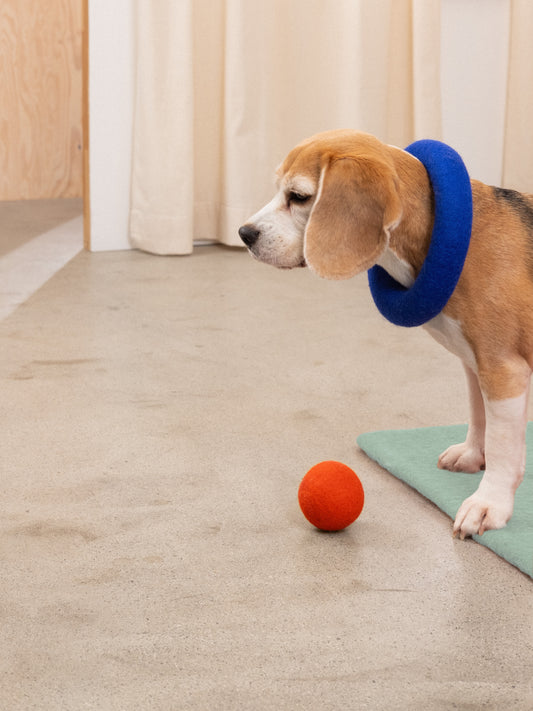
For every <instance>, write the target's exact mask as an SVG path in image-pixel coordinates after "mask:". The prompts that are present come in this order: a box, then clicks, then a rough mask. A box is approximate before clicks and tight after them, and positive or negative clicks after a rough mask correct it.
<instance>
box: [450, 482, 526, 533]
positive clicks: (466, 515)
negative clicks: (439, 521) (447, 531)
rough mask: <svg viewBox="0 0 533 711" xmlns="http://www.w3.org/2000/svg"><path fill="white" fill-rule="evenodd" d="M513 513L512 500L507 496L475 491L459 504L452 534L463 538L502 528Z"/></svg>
mask: <svg viewBox="0 0 533 711" xmlns="http://www.w3.org/2000/svg"><path fill="white" fill-rule="evenodd" d="M512 513H513V500H512V499H511V500H510V501H509V500H508V499H507V497H499V498H498V497H496V496H487V495H485V496H483V495H481V494H480V493H479V491H476V492H475V493H474V494H472V496H469V497H468V499H465V501H463V503H462V504H461V506H460V508H459V511H458V512H457V516H456V517H455V523H454V525H453V536H454V538H455V537H456V536H459V538H460V539H461V540H464V539H465V538H467V537H468V536H473V535H475V534H478V535H480V536H482V535H483V534H484V533H485V531H489V530H493V529H498V528H503V527H504V526H505V525H506V524H507V522H508V521H509V519H510V518H511V516H512Z"/></svg>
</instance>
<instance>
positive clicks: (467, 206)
mask: <svg viewBox="0 0 533 711" xmlns="http://www.w3.org/2000/svg"><path fill="white" fill-rule="evenodd" d="M405 150H406V151H407V152H408V153H411V155H413V156H415V158H418V159H419V160H420V161H421V162H422V163H423V165H424V167H425V168H426V170H427V172H428V175H429V179H430V182H431V186H432V188H433V192H434V195H435V220H434V224H433V232H432V235H431V242H430V245H429V250H428V253H427V256H426V259H425V261H424V263H423V265H422V268H421V270H420V273H419V274H418V276H417V278H416V280H415V282H414V284H413V285H412V286H411V287H410V288H409V289H406V288H405V287H404V286H402V285H401V284H399V283H398V282H397V281H396V280H395V279H393V278H392V277H391V276H390V274H388V273H387V272H386V271H385V270H384V269H383V268H382V267H379V266H378V265H376V266H374V267H372V269H369V271H368V281H369V285H370V291H371V293H372V297H373V299H374V302H375V304H376V306H377V307H378V309H379V310H380V312H381V314H382V315H383V316H385V318H386V319H387V320H388V321H391V322H392V323H394V324H395V325H396V326H421V325H422V324H423V323H426V322H427V321H430V320H431V319H432V318H434V317H435V316H436V315H437V314H439V313H440V312H441V311H442V309H443V308H444V307H445V306H446V304H447V303H448V300H449V298H450V296H451V295H452V293H453V291H454V289H455V287H456V286H457V282H458V281H459V277H460V276H461V271H462V269H463V265H464V261H465V258H466V253H467V252H468V245H469V243H470V234H471V232H472V188H471V185H470V178H469V177H468V172H467V170H466V168H465V165H464V163H463V161H462V160H461V157H460V155H459V154H458V153H456V152H455V151H454V150H453V148H450V147H449V146H447V145H446V144H445V143H441V142H440V141H432V140H423V141H416V142H415V143H412V144H411V145H410V146H408V147H407V148H406V149H405Z"/></svg>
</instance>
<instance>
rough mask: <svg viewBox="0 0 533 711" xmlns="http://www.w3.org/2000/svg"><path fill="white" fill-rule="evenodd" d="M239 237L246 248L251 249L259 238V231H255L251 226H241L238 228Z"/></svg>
mask: <svg viewBox="0 0 533 711" xmlns="http://www.w3.org/2000/svg"><path fill="white" fill-rule="evenodd" d="M239 236H240V238H241V239H242V241H243V242H244V244H245V245H246V246H247V247H251V246H252V245H253V244H254V243H255V242H257V238H258V237H259V230H256V229H255V227H252V225H243V226H242V227H239Z"/></svg>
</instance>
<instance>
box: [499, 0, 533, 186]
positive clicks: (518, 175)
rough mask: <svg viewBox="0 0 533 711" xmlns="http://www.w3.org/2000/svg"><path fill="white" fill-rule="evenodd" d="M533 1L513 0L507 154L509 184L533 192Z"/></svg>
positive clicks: (506, 179)
mask: <svg viewBox="0 0 533 711" xmlns="http://www.w3.org/2000/svg"><path fill="white" fill-rule="evenodd" d="M532 117H533V3H532V2H531V0H511V29H510V38H509V75H508V81H507V113H506V122H505V144H504V156H503V182H504V185H505V186H506V187H509V188H514V189H515V190H522V191H523V192H529V193H531V192H533V126H532Z"/></svg>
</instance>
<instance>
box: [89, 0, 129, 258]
mask: <svg viewBox="0 0 533 711" xmlns="http://www.w3.org/2000/svg"><path fill="white" fill-rule="evenodd" d="M133 8H134V3H133V2H132V0H112V2H109V0H89V170H90V206H91V207H90V210H91V249H92V250H94V251H98V250H113V249H129V248H130V243H129V239H128V232H129V206H130V173H131V145H132V127H133V79H134V73H133V72H134V62H133V57H134V52H133V48H134V44H133V42H134V35H133Z"/></svg>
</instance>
